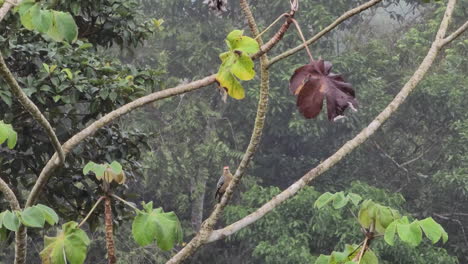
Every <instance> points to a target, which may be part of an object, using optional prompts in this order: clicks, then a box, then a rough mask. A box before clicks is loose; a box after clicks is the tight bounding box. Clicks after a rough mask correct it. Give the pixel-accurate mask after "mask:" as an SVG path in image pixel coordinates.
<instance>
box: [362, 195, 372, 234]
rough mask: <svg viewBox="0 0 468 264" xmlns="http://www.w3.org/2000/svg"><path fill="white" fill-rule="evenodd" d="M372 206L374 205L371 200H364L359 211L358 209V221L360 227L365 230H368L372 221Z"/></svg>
mask: <svg viewBox="0 0 468 264" xmlns="http://www.w3.org/2000/svg"><path fill="white" fill-rule="evenodd" d="M373 206H374V203H373V202H372V201H371V200H365V201H364V202H363V203H362V204H361V209H359V213H358V220H359V223H360V224H361V226H363V227H365V228H369V227H370V225H371V223H372V222H373V221H374V217H373V211H374V209H373Z"/></svg>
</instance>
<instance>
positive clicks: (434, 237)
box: [418, 217, 447, 244]
mask: <svg viewBox="0 0 468 264" xmlns="http://www.w3.org/2000/svg"><path fill="white" fill-rule="evenodd" d="M418 224H419V226H420V227H421V229H422V230H423V231H424V234H426V236H427V238H429V239H430V240H431V241H432V244H435V243H437V241H439V240H440V238H441V237H443V233H445V230H444V228H443V227H442V226H441V225H440V224H439V223H437V222H436V221H434V219H432V217H428V218H426V219H423V220H420V221H418ZM445 234H447V233H445ZM446 241H447V239H445V240H444V243H445V242H446Z"/></svg>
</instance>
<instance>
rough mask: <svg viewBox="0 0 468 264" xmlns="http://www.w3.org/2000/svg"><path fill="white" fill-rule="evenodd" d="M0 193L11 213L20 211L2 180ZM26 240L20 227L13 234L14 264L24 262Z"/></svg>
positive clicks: (11, 193)
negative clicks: (8, 205)
mask: <svg viewBox="0 0 468 264" xmlns="http://www.w3.org/2000/svg"><path fill="white" fill-rule="evenodd" d="M0 192H1V193H3V196H4V197H5V200H7V201H8V203H9V204H10V209H11V211H21V206H20V204H19V202H18V199H17V198H16V195H15V193H14V192H13V191H12V190H11V188H10V187H9V186H8V184H7V183H6V182H5V181H4V180H3V179H2V178H0ZM26 239H27V234H26V228H25V227H24V226H21V227H20V229H19V230H18V231H17V232H16V234H15V264H19V263H24V261H25V260H26Z"/></svg>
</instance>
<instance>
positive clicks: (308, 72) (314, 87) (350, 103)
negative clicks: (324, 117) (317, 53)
mask: <svg viewBox="0 0 468 264" xmlns="http://www.w3.org/2000/svg"><path fill="white" fill-rule="evenodd" d="M331 68H332V64H331V63H330V62H328V61H324V60H317V61H312V62H311V63H310V64H307V65H304V66H302V67H300V68H298V69H296V70H295V71H294V74H293V76H292V77H291V79H290V80H289V90H290V91H291V93H292V94H294V95H296V96H297V103H296V105H297V107H298V108H299V112H300V113H301V114H302V115H303V116H304V117H305V118H314V117H316V116H317V115H318V114H319V113H320V111H321V110H322V107H323V100H324V98H325V99H326V100H327V112H328V119H329V120H336V118H338V117H341V116H343V113H344V111H345V110H346V108H348V107H351V108H352V109H354V110H355V109H356V107H357V101H356V100H355V93H354V90H353V88H352V87H351V84H349V83H347V82H345V81H344V79H343V77H342V76H341V75H339V74H334V73H332V72H331Z"/></svg>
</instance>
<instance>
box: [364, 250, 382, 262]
mask: <svg viewBox="0 0 468 264" xmlns="http://www.w3.org/2000/svg"><path fill="white" fill-rule="evenodd" d="M378 263H379V259H378V258H377V256H376V255H375V253H374V252H373V251H372V250H370V249H368V250H366V253H364V256H362V259H361V264H378Z"/></svg>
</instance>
